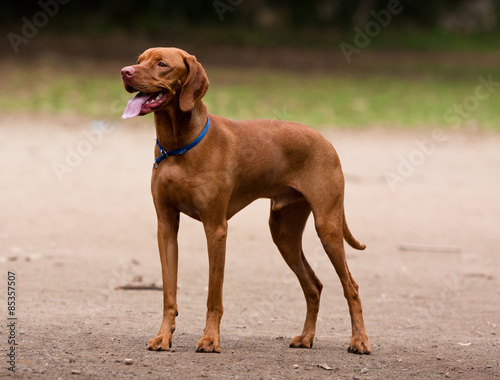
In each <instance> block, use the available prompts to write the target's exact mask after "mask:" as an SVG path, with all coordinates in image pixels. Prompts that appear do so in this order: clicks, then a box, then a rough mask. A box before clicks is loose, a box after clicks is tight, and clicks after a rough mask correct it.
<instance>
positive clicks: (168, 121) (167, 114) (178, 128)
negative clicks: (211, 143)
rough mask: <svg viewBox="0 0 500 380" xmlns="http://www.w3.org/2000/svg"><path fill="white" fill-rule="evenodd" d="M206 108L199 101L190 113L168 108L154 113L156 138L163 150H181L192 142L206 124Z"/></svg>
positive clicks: (176, 108)
mask: <svg viewBox="0 0 500 380" xmlns="http://www.w3.org/2000/svg"><path fill="white" fill-rule="evenodd" d="M207 116H208V112H207V107H206V106H205V105H204V104H203V102H202V101H201V100H200V101H198V102H197V103H196V104H195V106H194V108H193V110H192V111H190V112H181V111H180V110H179V108H178V107H175V106H173V107H168V108H167V109H165V110H162V111H156V112H155V113H154V118H155V127H156V138H157V139H158V141H159V142H160V145H161V146H162V147H163V149H165V150H167V151H168V150H173V149H178V148H182V147H184V146H186V145H188V144H190V143H191V142H193V141H194V140H195V139H196V138H197V137H198V136H199V135H200V133H201V131H202V130H203V128H204V127H205V125H206V123H207Z"/></svg>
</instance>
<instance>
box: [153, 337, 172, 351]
mask: <svg viewBox="0 0 500 380" xmlns="http://www.w3.org/2000/svg"><path fill="white" fill-rule="evenodd" d="M171 347H172V334H163V335H158V336H157V337H156V338H153V339H151V340H150V341H149V343H148V347H147V349H148V350H150V351H170V348H171Z"/></svg>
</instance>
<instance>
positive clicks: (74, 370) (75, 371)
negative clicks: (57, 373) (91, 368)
mask: <svg viewBox="0 0 500 380" xmlns="http://www.w3.org/2000/svg"><path fill="white" fill-rule="evenodd" d="M81 373H82V371H79V370H77V369H72V370H71V374H72V375H79V374H81Z"/></svg>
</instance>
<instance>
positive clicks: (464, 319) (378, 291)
mask: <svg viewBox="0 0 500 380" xmlns="http://www.w3.org/2000/svg"><path fill="white" fill-rule="evenodd" d="M92 128H93V129H92ZM103 128H104V129H105V133H101V134H99V133H96V132H95V131H96V130H103ZM92 130H93V131H94V133H93V132H90V131H92ZM324 133H325V135H327V137H328V138H330V139H331V141H332V142H333V144H334V145H335V147H336V148H337V150H338V152H339V154H340V157H341V160H342V163H343V167H344V172H345V174H346V178H347V183H346V212H347V219H348V222H349V226H350V228H351V231H353V233H354V235H355V236H356V237H357V238H358V239H359V240H361V241H363V242H365V243H366V244H367V245H368V248H367V250H366V251H364V252H355V251H353V250H352V249H351V248H350V247H348V248H347V252H348V261H349V265H350V269H351V272H352V274H353V276H354V278H355V279H356V281H357V282H358V283H359V285H360V291H361V297H362V301H363V307H364V313H365V321H366V325H367V330H368V334H369V336H370V339H371V345H372V350H373V354H372V355H370V356H357V355H352V354H348V353H347V352H346V348H347V345H348V342H349V338H350V325H349V315H348V311H347V305H346V302H345V300H344V299H343V294H342V291H341V287H340V283H339V281H338V279H337V276H336V275H335V273H334V270H333V268H332V266H331V265H330V263H329V262H328V260H327V258H326V255H325V254H324V253H323V252H322V249H321V247H320V244H319V241H318V239H317V238H316V236H315V232H314V228H313V227H312V225H311V224H309V225H308V227H307V230H306V232H305V236H304V246H305V252H306V255H307V256H308V258H309V261H310V263H311V265H312V266H313V268H314V269H315V271H316V273H317V275H318V277H319V278H320V279H321V280H322V281H323V283H324V285H325V288H324V291H323V296H322V305H321V310H320V315H319V321H318V330H317V337H316V340H315V344H314V348H313V349H311V350H295V349H290V348H288V340H289V339H290V338H291V337H292V336H294V335H296V334H297V333H298V332H300V330H301V328H302V323H303V318H304V315H305V302H304V300H303V296H302V293H301V290H300V287H299V285H298V282H297V281H296V279H295V278H294V277H293V275H292V274H291V272H290V271H289V269H288V268H287V267H286V265H285V263H284V262H283V261H282V259H281V257H280V255H279V253H278V252H277V250H276V249H275V247H274V246H273V244H272V241H271V238H270V234H269V231H268V227H267V218H268V202H267V201H258V202H255V203H254V204H252V205H251V206H249V207H248V208H247V209H245V210H243V211H242V212H241V213H240V214H238V215H236V216H235V217H234V218H233V219H232V220H231V222H230V233H229V241H228V255H227V267H226V278H225V293H224V303H225V315H224V318H223V321H222V348H223V352H222V354H220V355H215V354H213V355H203V354H196V353H195V352H194V348H195V344H196V342H197V340H198V338H199V337H200V335H201V333H202V330H203V326H204V315H205V302H206V295H207V294H206V293H207V280H208V278H207V254H206V247H205V242H204V234H203V230H202V228H201V224H199V223H198V222H196V221H193V220H190V219H188V218H183V219H182V221H181V233H180V263H179V285H180V288H179V295H178V298H179V310H180V315H179V317H178V320H177V321H178V325H177V332H176V334H175V337H174V344H173V348H174V349H175V352H148V351H146V350H145V347H146V343H147V342H148V340H149V338H151V337H153V336H154V335H155V334H156V332H157V330H158V328H159V326H160V321H161V293H160V292H158V291H116V290H114V287H115V286H116V285H120V284H125V283H128V282H131V281H132V280H133V279H134V278H136V279H137V277H138V276H141V277H142V279H143V281H144V282H148V283H150V282H156V283H160V268H159V259H158V253H157V248H156V240H155V228H156V223H155V213H154V210H153V206H152V201H151V196H150V193H149V177H150V170H151V166H152V149H153V139H154V132H153V128H152V125H151V120H149V119H145V118H144V119H141V120H140V121H137V122H128V123H126V124H125V123H121V124H117V125H110V124H106V123H102V122H101V123H99V122H93V123H92V122H91V121H89V120H85V119H78V120H77V119H73V118H59V119H47V120H45V119H43V118H37V119H34V118H21V117H19V118H17V117H16V118H8V117H2V118H0V173H1V175H0V189H1V190H0V191H1V192H0V194H1V213H0V267H1V268H2V270H1V275H0V279H1V284H2V285H1V288H2V290H0V294H1V298H0V302H1V310H2V315H1V318H2V319H3V320H2V323H1V324H2V326H3V327H2V329H1V335H0V342H1V343H0V347H1V356H0V362H1V364H0V378H5V377H7V376H11V377H13V378H22V379H42V378H48V379H57V378H61V379H70V378H81V379H107V378H148V379H157V378H165V377H172V378H214V379H215V378H217V379H219V378H223V379H224V378H231V379H232V378H240V379H247V378H251V379H253V378H257V379H258V378H264V379H271V378H275V379H285V378H286V379H288V378H303V379H309V378H318V379H319V378H333V379H337V378H340V379H352V378H356V377H357V378H361V379H369V378H370V379H374V378H380V379H396V378H418V379H421V378H446V377H449V378H454V379H472V378H474V379H492V378H500V366H499V357H500V341H499V335H500V327H497V326H498V325H500V313H499V305H500V276H499V274H498V268H499V264H500V252H499V248H498V243H499V235H498V231H499V222H498V215H500V202H499V201H498V189H499V187H500V177H499V175H498V173H499V172H498V170H499V169H498V168H499V167H500V150H499V149H498V147H499V146H500V145H499V144H500V136H498V135H493V136H491V135H457V134H454V135H451V134H447V135H446V137H447V138H448V140H447V141H446V142H442V141H434V143H433V144H430V143H429V141H426V142H425V143H424V140H425V139H429V138H430V137H431V132H425V131H424V132H412V133H408V132H405V133H403V132H393V131H390V132H388V131H377V130H372V131H366V132H348V131H342V130H330V131H324ZM426 144H427V145H426ZM422 147H424V148H422ZM425 147H427V148H425ZM71 151H73V153H69V152H71ZM419 151H420V152H421V153H418V152H419ZM405 161H407V163H406V164H404V163H402V162H405ZM412 162H413V164H412ZM54 165H55V166H54ZM54 167H55V168H56V171H55V169H54ZM412 169H413V170H412ZM388 172H391V173H392V174H390V176H391V178H392V182H391V183H392V187H393V188H394V189H391V186H390V185H389V183H388V181H387V176H389V174H388ZM58 176H59V178H58ZM395 176H399V177H395ZM394 178H399V180H397V181H399V182H397V181H396V182H395V180H394ZM409 243H412V244H427V245H432V246H453V247H452V250H454V249H455V248H454V247H456V249H458V250H459V252H415V251H401V250H400V249H399V246H400V244H409ZM8 270H9V271H12V272H14V273H15V276H16V290H17V295H16V305H17V306H16V313H17V314H16V315H17V317H18V320H17V325H16V330H15V331H16V340H17V343H18V346H17V348H16V373H15V374H12V373H11V372H9V371H7V367H8V365H7V360H8V359H7V357H6V353H7V346H8V345H7V338H8V331H7V330H6V329H5V326H6V323H7V310H6V304H7V300H6V289H7V271H8ZM126 358H130V359H132V360H133V364H132V365H125V364H124V363H123V360H124V359H126ZM295 365H296V366H295ZM318 365H327V366H328V367H329V368H331V369H324V368H321V367H318ZM294 366H295V367H298V368H294ZM72 371H79V375H77V374H72Z"/></svg>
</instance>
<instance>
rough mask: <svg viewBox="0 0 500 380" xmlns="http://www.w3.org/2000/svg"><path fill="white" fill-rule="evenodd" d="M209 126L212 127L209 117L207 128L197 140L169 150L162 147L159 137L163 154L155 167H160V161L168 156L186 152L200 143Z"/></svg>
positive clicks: (159, 146)
mask: <svg viewBox="0 0 500 380" xmlns="http://www.w3.org/2000/svg"><path fill="white" fill-rule="evenodd" d="M208 127H210V120H209V119H208V117H207V124H206V125H205V128H203V131H201V133H200V135H199V136H198V137H197V138H196V140H194V141H193V142H192V143H191V144H188V145H186V146H185V147H183V148H179V149H174V150H169V151H168V152H167V151H166V150H165V149H163V148H162V146H161V145H160V142H159V141H158V139H156V145H158V148H160V152H161V156H160V157H158V158H157V159H156V160H155V164H154V168H155V169H156V168H157V167H158V165H160V162H162V161H163V160H164V159H165V158H167V157H168V156H178V155H181V154H184V153H186V152H187V151H188V150H189V149H191V148H194V147H195V146H196V145H198V143H199V142H200V141H201V140H202V139H203V137H205V135H206V134H207V131H208Z"/></svg>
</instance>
